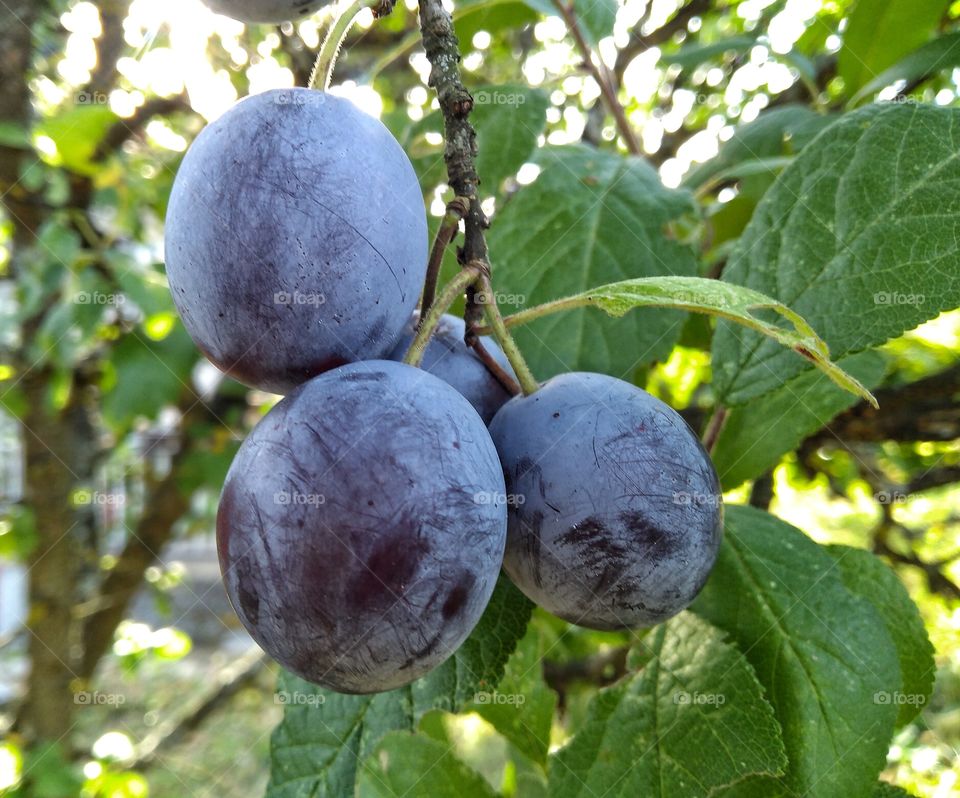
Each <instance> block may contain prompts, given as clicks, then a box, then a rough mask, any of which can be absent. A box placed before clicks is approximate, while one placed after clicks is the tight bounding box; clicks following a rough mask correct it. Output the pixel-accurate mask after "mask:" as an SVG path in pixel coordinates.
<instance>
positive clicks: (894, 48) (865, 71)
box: [837, 0, 950, 94]
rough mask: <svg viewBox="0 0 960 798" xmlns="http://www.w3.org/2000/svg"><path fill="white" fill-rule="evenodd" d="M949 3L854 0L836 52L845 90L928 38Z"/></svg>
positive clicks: (944, 0) (851, 89)
mask: <svg viewBox="0 0 960 798" xmlns="http://www.w3.org/2000/svg"><path fill="white" fill-rule="evenodd" d="M949 5H950V2H949V0H858V2H857V4H856V6H855V7H854V9H853V13H852V14H851V15H850V17H849V19H848V21H847V29H846V31H845V32H844V34H843V46H842V47H841V48H840V53H839V54H838V56H837V71H838V73H839V75H840V77H841V78H843V82H844V87H845V88H846V91H847V94H853V93H854V92H855V91H856V90H857V89H859V88H860V87H861V86H863V85H864V84H865V83H867V82H868V81H869V80H870V79H871V78H873V77H874V76H876V75H878V74H880V73H881V72H883V70H885V69H886V68H887V67H889V66H892V65H893V64H895V63H897V61H899V60H900V59H901V58H902V57H903V56H905V55H906V54H907V53H909V52H910V51H911V50H914V49H916V48H917V47H918V46H919V45H921V44H923V43H924V42H925V41H926V40H927V39H928V38H930V35H931V34H932V33H933V31H934V30H935V29H936V27H937V23H939V22H940V19H941V18H942V17H943V15H944V14H945V13H946V10H947V8H948V7H949Z"/></svg>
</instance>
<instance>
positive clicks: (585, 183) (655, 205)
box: [489, 146, 697, 378]
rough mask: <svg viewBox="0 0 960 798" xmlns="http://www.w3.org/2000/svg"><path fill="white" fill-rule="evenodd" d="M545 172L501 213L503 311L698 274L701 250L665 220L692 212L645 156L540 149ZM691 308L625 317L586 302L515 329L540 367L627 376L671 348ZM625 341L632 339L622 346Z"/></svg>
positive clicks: (497, 257) (547, 372) (493, 236)
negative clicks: (636, 281) (623, 284)
mask: <svg viewBox="0 0 960 798" xmlns="http://www.w3.org/2000/svg"><path fill="white" fill-rule="evenodd" d="M536 162H537V163H538V164H539V165H540V166H541V168H542V172H541V173H540V175H539V177H538V178H537V180H536V181H534V182H533V183H532V184H531V185H529V186H525V187H523V188H522V189H520V190H519V191H518V192H517V193H516V194H515V195H514V196H513V197H512V198H511V200H510V202H508V203H507V204H506V205H505V206H504V207H503V209H502V210H501V211H500V212H499V213H498V214H497V216H496V220H495V223H494V224H493V226H492V227H491V229H490V233H489V244H490V253H491V259H492V264H493V271H494V274H495V275H496V277H495V285H496V288H497V293H498V297H499V298H498V301H499V302H500V304H501V306H502V309H503V311H504V312H505V313H506V312H509V311H510V310H512V309H515V308H516V307H520V306H527V305H532V304H535V303H537V302H545V301H547V300H550V299H554V298H555V297H558V296H564V295H568V294H575V293H579V292H581V291H584V290H587V289H588V288H590V286H591V285H596V284H602V283H607V282H614V281H616V280H624V279H628V278H633V277H652V276H654V275H689V276H692V275H694V274H696V270H697V264H696V259H695V257H694V253H693V250H692V249H691V248H690V247H689V246H687V245H685V244H682V243H679V242H678V241H676V240H674V239H673V238H671V237H669V236H668V235H667V234H666V228H667V227H668V226H669V225H671V224H674V223H677V222H679V221H680V220H682V219H684V218H691V215H692V214H693V213H694V204H693V201H692V198H691V197H690V195H689V194H688V193H687V192H684V191H674V190H671V189H667V188H665V187H664V186H663V183H661V181H660V178H659V176H658V175H657V173H656V171H655V170H654V169H653V168H652V167H651V166H650V165H649V164H647V163H645V162H644V161H642V160H640V159H639V158H626V157H621V156H619V155H614V154H611V153H605V152H599V151H597V150H594V149H591V148H588V147H584V146H570V147H555V148H547V149H544V150H540V151H539V153H538V155H537V159H536ZM682 323H683V317H682V316H680V315H678V314H676V313H672V312H670V311H666V310H656V311H651V312H650V313H648V314H645V315H644V317H643V318H642V319H639V318H636V317H630V318H626V319H623V320H621V321H618V322H613V321H611V320H609V319H604V318H603V317H601V316H591V315H590V314H588V313H587V312H586V311H584V310H575V311H574V312H572V313H569V314H564V316H563V317H562V318H556V317H555V318H550V319H541V320H538V321H537V322H535V323H533V324H531V325H530V326H529V327H528V328H526V329H523V330H518V331H517V338H518V343H519V345H520V347H521V349H522V350H523V353H524V355H525V356H526V357H527V359H528V360H529V362H530V366H531V368H532V369H533V370H534V372H535V373H536V374H537V375H538V376H540V377H542V378H546V377H549V376H552V375H554V374H558V373H561V372H564V371H570V370H584V371H599V372H604V373H608V374H612V375H614V376H617V377H620V376H623V375H624V374H626V373H627V372H629V371H630V370H631V369H632V368H634V367H636V366H637V365H640V364H642V363H647V362H649V361H651V360H655V359H657V358H659V357H663V356H666V355H667V353H669V351H670V349H671V347H672V345H673V342H674V341H675V340H676V338H677V336H678V335H679V332H680V328H681V326H682ZM624 342H629V344H628V345H626V346H625V345H624Z"/></svg>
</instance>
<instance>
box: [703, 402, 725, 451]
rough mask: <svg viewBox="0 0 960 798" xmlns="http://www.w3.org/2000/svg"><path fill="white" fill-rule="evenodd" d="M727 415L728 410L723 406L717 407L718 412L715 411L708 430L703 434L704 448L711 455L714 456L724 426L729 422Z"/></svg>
mask: <svg viewBox="0 0 960 798" xmlns="http://www.w3.org/2000/svg"><path fill="white" fill-rule="evenodd" d="M727 414H728V411H727V408H725V407H724V406H723V405H717V408H716V410H714V411H713V415H712V416H710V420H709V421H708V422H707V428H706V429H705V430H704V432H703V448H704V449H706V450H707V451H708V452H709V453H710V454H713V450H714V448H716V445H717V441H718V440H719V439H720V433H721V432H722V431H723V425H724V424H725V423H726V421H727Z"/></svg>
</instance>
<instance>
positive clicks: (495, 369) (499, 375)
mask: <svg viewBox="0 0 960 798" xmlns="http://www.w3.org/2000/svg"><path fill="white" fill-rule="evenodd" d="M467 339H468V341H467V346H469V347H471V348H472V349H473V351H474V352H476V353H477V357H478V358H480V360H481V361H482V363H483V365H484V366H486V367H487V371H489V372H490V373H491V374H492V375H493V376H494V378H495V379H496V380H497V382H499V383H500V384H501V385H502V386H503V387H504V390H506V391H507V392H508V393H509V394H510V395H511V396H516V395H517V394H519V393H521V392H522V389H521V388H520V383H518V382H517V381H516V380H515V379H514V378H513V377H511V376H510V373H509V372H508V371H507V370H506V369H505V368H504V367H503V366H501V365H500V364H499V363H498V362H497V359H496V358H495V357H494V356H493V355H491V354H490V352H489V351H488V350H487V347H485V346H484V345H483V341H481V340H480V337H479V336H477V335H474V336H467Z"/></svg>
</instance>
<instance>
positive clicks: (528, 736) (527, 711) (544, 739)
mask: <svg viewBox="0 0 960 798" xmlns="http://www.w3.org/2000/svg"><path fill="white" fill-rule="evenodd" d="M545 648H546V646H545V644H544V641H543V637H542V635H541V633H540V630H539V629H538V628H537V627H536V626H535V625H534V624H530V625H529V626H528V627H527V634H526V635H525V636H524V638H523V640H521V641H520V644H519V645H518V646H517V650H516V651H514V652H513V656H511V657H510V659H509V660H508V661H507V666H506V670H505V673H504V676H503V679H501V680H500V684H499V685H498V686H497V689H496V690H495V691H494V690H486V691H480V692H478V693H477V695H476V696H474V701H473V704H472V705H471V706H469V708H470V709H472V710H473V711H474V712H476V713H477V714H478V715H480V716H481V717H482V718H484V720H486V721H487V722H488V723H490V724H491V725H492V726H493V727H494V728H495V729H496V730H497V731H498V732H499V733H500V734H502V735H503V736H504V737H506V738H507V739H508V740H509V741H510V742H511V743H513V745H514V746H516V748H517V749H518V750H519V751H520V752H521V753H522V754H523V755H524V756H526V757H528V758H530V759H531V760H533V761H534V762H538V763H540V764H545V763H546V761H547V750H548V749H549V747H550V728H551V726H552V724H553V711H554V708H555V707H556V703H557V697H556V694H555V693H554V692H553V690H551V689H550V688H549V687H547V685H546V682H544V680H543V668H542V667H541V661H542V659H543V655H544V653H545Z"/></svg>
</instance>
